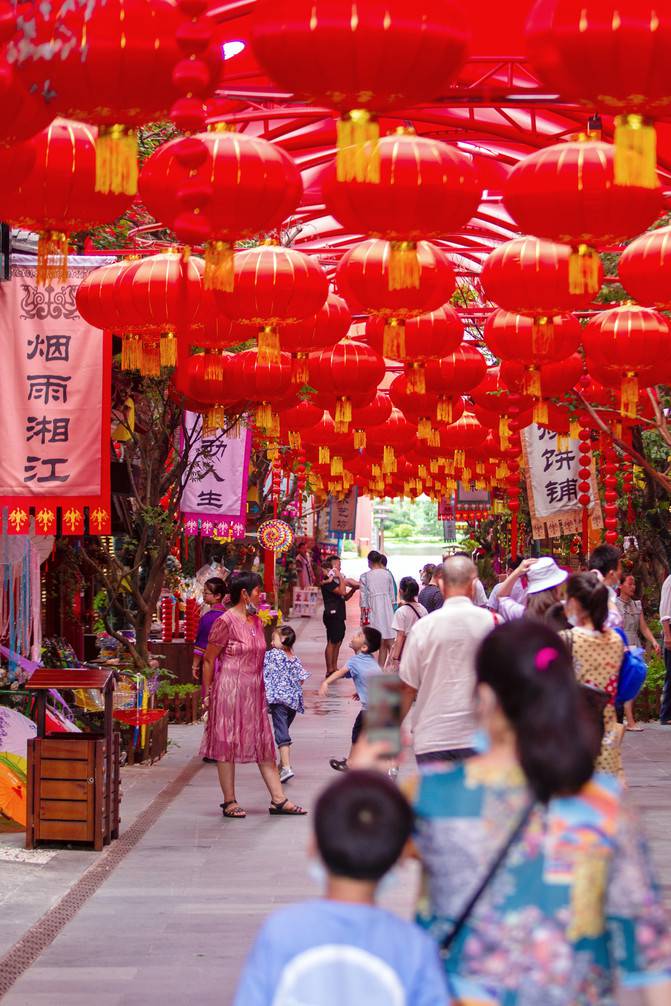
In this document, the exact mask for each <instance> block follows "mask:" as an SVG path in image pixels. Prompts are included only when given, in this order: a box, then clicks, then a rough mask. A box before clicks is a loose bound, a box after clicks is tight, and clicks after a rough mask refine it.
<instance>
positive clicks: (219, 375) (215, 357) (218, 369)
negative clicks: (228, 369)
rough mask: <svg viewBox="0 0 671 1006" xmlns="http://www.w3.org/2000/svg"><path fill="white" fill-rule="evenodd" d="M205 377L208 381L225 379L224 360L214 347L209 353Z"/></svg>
mask: <svg viewBox="0 0 671 1006" xmlns="http://www.w3.org/2000/svg"><path fill="white" fill-rule="evenodd" d="M205 378H206V380H208V381H223V379H224V361H223V358H222V356H221V353H220V352H219V350H217V349H213V350H212V351H211V352H210V353H208V354H207V363H206V364H205Z"/></svg>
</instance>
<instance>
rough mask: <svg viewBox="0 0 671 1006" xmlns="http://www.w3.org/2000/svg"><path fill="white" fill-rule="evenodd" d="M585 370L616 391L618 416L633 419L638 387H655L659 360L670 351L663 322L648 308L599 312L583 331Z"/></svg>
mask: <svg viewBox="0 0 671 1006" xmlns="http://www.w3.org/2000/svg"><path fill="white" fill-rule="evenodd" d="M583 346H584V348H585V361H586V364H587V369H588V370H591V369H592V367H594V368H595V369H596V370H598V375H597V376H598V378H599V380H602V381H603V382H604V383H605V384H607V385H608V386H609V387H619V388H620V408H621V414H622V415H623V416H627V417H629V418H633V417H634V416H635V415H636V407H637V404H638V392H639V387H650V386H651V385H653V384H655V383H656V380H657V370H656V367H657V365H658V362H659V360H661V359H666V358H668V356H669V352H670V351H671V332H670V331H669V326H668V324H667V321H666V319H665V318H664V317H663V316H662V315H661V314H659V313H658V312H657V311H653V310H651V309H650V308H645V307H637V306H636V305H635V304H623V305H621V306H619V307H615V308H611V309H610V310H608V311H601V312H600V313H599V314H597V315H594V316H593V317H592V318H590V320H589V321H588V323H587V325H586V326H585V328H584V329H583Z"/></svg>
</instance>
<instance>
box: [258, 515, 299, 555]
mask: <svg viewBox="0 0 671 1006" xmlns="http://www.w3.org/2000/svg"><path fill="white" fill-rule="evenodd" d="M257 535H258V539H259V542H260V543H261V545H262V546H263V548H265V549H267V550H268V551H269V552H275V553H276V554H279V555H283V554H284V552H288V551H289V549H290V548H291V546H292V545H293V543H294V532H293V531H292V529H291V526H290V525H289V524H287V522H286V521H283V520H276V519H275V518H273V520H264V522H263V523H262V524H260V525H259V530H258V532H257Z"/></svg>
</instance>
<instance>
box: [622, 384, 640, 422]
mask: <svg viewBox="0 0 671 1006" xmlns="http://www.w3.org/2000/svg"><path fill="white" fill-rule="evenodd" d="M637 406H638V378H637V377H636V374H626V375H625V376H624V377H623V378H622V383H621V384H620V415H621V416H624V417H625V418H626V419H635V418H636V409H637Z"/></svg>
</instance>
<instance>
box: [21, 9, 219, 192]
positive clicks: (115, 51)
mask: <svg viewBox="0 0 671 1006" xmlns="http://www.w3.org/2000/svg"><path fill="white" fill-rule="evenodd" d="M31 15H32V16H30V17H26V18H22V19H19V26H18V31H17V34H16V36H15V38H14V39H13V40H12V42H11V43H10V45H9V47H8V55H9V58H10V59H12V60H13V61H14V63H15V65H16V67H17V72H18V73H19V75H20V77H21V79H22V80H23V81H24V82H25V85H26V87H27V88H28V90H29V91H31V93H39V94H40V95H41V96H42V98H43V100H44V101H45V103H47V104H48V105H49V106H50V107H51V108H52V109H54V110H55V111H56V112H57V113H58V114H60V115H65V116H68V118H73V119H79V120H82V121H84V122H88V123H93V124H95V125H97V126H98V127H99V132H98V136H97V141H96V150H97V158H96V188H97V189H98V190H99V191H100V192H125V193H127V194H129V195H134V194H135V192H136V191H137V159H136V135H135V130H136V129H137V127H138V126H141V125H143V124H145V123H147V122H160V121H163V120H165V118H166V117H167V113H168V110H169V109H170V107H171V105H172V103H173V101H174V100H175V99H176V98H177V97H178V96H179V93H180V88H179V81H178V82H177V85H176V84H175V81H174V79H173V73H174V70H175V67H176V66H177V65H178V64H179V63H180V59H181V54H182V44H183V43H186V44H187V46H188V47H191V48H193V44H194V43H195V42H196V41H198V39H196V37H195V36H194V33H193V31H192V29H191V25H190V24H189V22H188V21H186V20H185V17H184V14H183V13H182V12H181V10H180V8H179V7H178V6H177V4H175V3H173V2H170V0H107V2H106V3H96V4H94V5H93V6H88V5H81V4H68V3H62V4H58V3H57V4H56V5H51V4H42V5H41V6H40V5H35V6H33V7H31ZM197 30H198V37H199V43H200V44H199V47H200V48H201V56H200V62H201V63H202V62H204V63H205V65H206V69H207V71H208V72H209V73H210V78H211V83H212V85H214V84H216V83H218V80H219V76H220V68H221V63H222V54H221V50H220V48H219V47H218V46H216V45H212V46H210V41H211V29H210V28H209V26H208V25H207V24H201V25H198V26H197ZM45 52H48V54H49V57H48V58H46V57H45V55H44V53H45Z"/></svg>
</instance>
